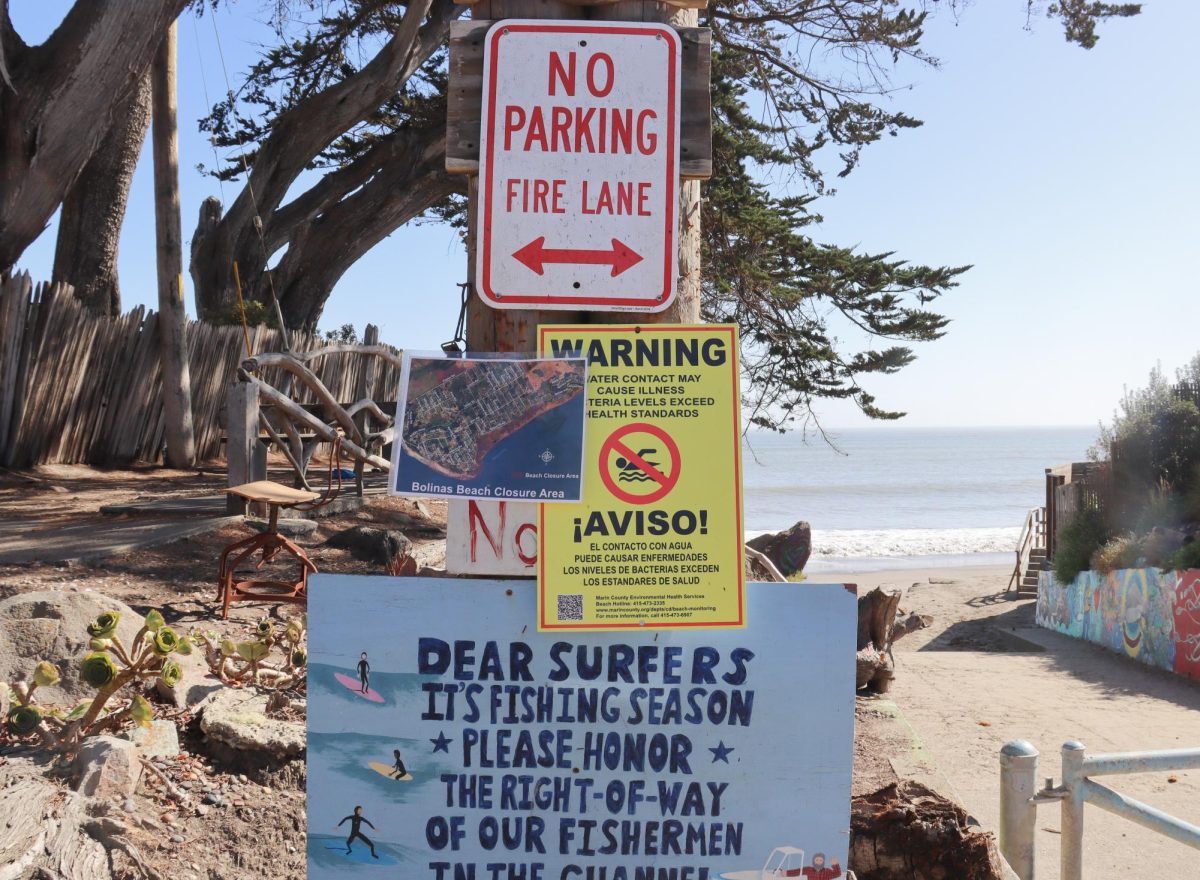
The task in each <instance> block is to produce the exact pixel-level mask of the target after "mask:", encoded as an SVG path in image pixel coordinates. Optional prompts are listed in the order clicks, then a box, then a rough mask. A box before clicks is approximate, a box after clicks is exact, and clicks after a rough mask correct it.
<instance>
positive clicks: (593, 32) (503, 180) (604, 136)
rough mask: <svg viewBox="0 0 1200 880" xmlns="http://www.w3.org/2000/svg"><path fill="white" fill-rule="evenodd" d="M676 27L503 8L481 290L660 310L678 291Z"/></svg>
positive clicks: (494, 45)
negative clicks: (526, 15) (520, 15)
mask: <svg viewBox="0 0 1200 880" xmlns="http://www.w3.org/2000/svg"><path fill="white" fill-rule="evenodd" d="M679 83H680V42H679V35H678V34H677V33H676V32H675V31H674V29H672V28H671V27H668V26H667V25H662V24H635V23H609V22H598V21H586V22H585V21H532V20H531V21H526V20H506V21H502V22H499V23H497V24H496V25H495V26H494V27H493V28H492V29H491V30H489V31H488V34H487V37H486V42H485V44H484V75H483V126H482V133H481V139H480V163H479V192H480V199H479V215H478V219H479V237H480V238H479V247H478V266H477V272H476V277H477V279H478V290H479V293H480V296H481V297H483V299H484V301H485V302H487V303H488V304H489V305H491V306H493V307H496V308H526V309H527V308H541V309H584V308H586V309H591V310H594V311H613V310H622V309H625V310H633V311H650V312H655V311H661V310H662V309H664V308H666V307H667V306H668V305H669V304H670V302H671V300H672V298H673V297H674V295H675V276H676V272H677V257H676V238H677V231H676V229H677V226H678V223H677V219H676V213H677V209H676V205H677V203H678V198H679V95H680V88H679Z"/></svg>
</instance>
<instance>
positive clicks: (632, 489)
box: [599, 422, 681, 504]
mask: <svg viewBox="0 0 1200 880" xmlns="http://www.w3.org/2000/svg"><path fill="white" fill-rule="evenodd" d="M680 464H681V463H680V459H679V446H678V445H677V444H676V443H675V441H674V440H673V439H672V438H671V435H670V434H668V433H667V432H666V431H664V430H663V429H662V428H659V427H658V426H656V425H651V424H647V423H646V422H635V423H633V424H631V425H625V426H623V427H620V428H618V429H617V430H615V431H613V432H612V434H610V435H609V437H608V439H607V440H605V441H604V443H603V444H602V445H601V447H600V461H599V465H600V478H601V480H603V481H604V485H605V486H606V487H607V488H608V491H609V492H611V493H612V494H613V496H614V497H615V498H617V499H618V500H620V501H624V502H625V503H627V504H653V503H654V502H655V501H658V500H660V499H662V498H665V497H666V496H667V495H668V494H669V493H670V491H671V490H672V489H674V488H675V485H676V483H678V482H679V470H680Z"/></svg>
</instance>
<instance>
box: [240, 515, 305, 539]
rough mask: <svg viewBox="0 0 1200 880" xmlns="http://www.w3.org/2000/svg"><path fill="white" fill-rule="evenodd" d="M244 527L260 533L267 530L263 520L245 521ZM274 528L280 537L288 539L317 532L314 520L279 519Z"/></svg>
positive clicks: (265, 522)
mask: <svg viewBox="0 0 1200 880" xmlns="http://www.w3.org/2000/svg"><path fill="white" fill-rule="evenodd" d="M246 525H248V526H250V528H252V529H255V530H257V531H260V532H265V531H266V530H267V521H266V520H265V519H247V520H246ZM275 527H276V529H278V530H279V534H281V535H286V536H287V537H289V538H304V537H307V536H308V535H311V534H313V533H314V532H315V531H316V530H317V521H316V520H315V519H281V520H279V522H277V523H276V524H275Z"/></svg>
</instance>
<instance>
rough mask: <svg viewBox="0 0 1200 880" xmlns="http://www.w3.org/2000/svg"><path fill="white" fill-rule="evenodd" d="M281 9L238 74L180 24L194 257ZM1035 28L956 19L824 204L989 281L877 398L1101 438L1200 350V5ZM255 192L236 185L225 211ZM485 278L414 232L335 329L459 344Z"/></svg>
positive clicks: (994, 13) (131, 248) (149, 267)
mask: <svg viewBox="0 0 1200 880" xmlns="http://www.w3.org/2000/svg"><path fill="white" fill-rule="evenodd" d="M70 5H71V4H70V3H69V2H65V0H43V2H39V3H31V2H18V3H15V4H12V9H11V14H12V18H13V21H14V24H15V26H16V27H17V29H18V31H19V32H20V33H21V34H22V36H23V37H24V38H25V40H26V41H27V42H39V41H40V40H42V39H44V37H45V36H46V35H47V34H48V33H49V32H50V31H51V30H52V29H53V27H54V26H55V25H56V24H57V23H58V21H59V20H61V18H62V16H63V15H64V14H65V12H66V10H67V9H68V8H69V7H70ZM264 5H265V4H264ZM940 5H942V6H945V5H946V4H940ZM262 8H263V5H260V4H259V3H258V2H256V0H255V2H251V0H241V2H234V3H230V4H228V5H227V6H226V7H225V8H223V9H222V11H221V12H219V13H218V14H217V17H216V19H215V21H216V25H217V28H218V29H219V30H220V50H221V52H222V53H223V55H224V61H225V65H224V67H223V66H222V63H221V58H220V55H219V53H218V46H217V40H216V37H215V36H214V27H213V21H214V20H213V19H212V18H210V17H208V16H207V15H206V17H204V18H201V19H196V18H194V16H192V15H191V14H190V13H189V14H185V16H184V17H183V18H182V19H181V20H180V30H179V80H180V85H179V89H180V94H179V102H180V114H179V118H180V129H181V130H180V138H181V166H182V168H183V179H182V183H181V187H182V198H183V229H184V238H185V242H184V247H185V251H184V252H185V254H186V253H187V249H188V247H189V246H190V236H191V230H192V229H193V228H194V227H195V222H196V215H197V211H198V209H199V206H200V202H201V200H202V199H203V198H204V197H205V196H208V195H218V196H220V195H222V193H221V190H220V188H219V186H218V184H217V182H216V181H215V180H213V179H211V178H207V177H203V176H201V175H200V174H199V173H198V172H196V170H195V166H196V165H197V163H204V164H205V165H209V166H211V165H212V164H213V153H212V149H211V147H210V146H209V144H208V141H207V140H206V139H205V138H204V137H203V136H202V135H201V134H200V133H199V132H198V131H197V128H196V124H195V122H196V120H197V119H198V118H199V117H201V116H203V115H204V114H205V112H206V109H207V107H208V105H209V103H211V101H215V100H217V99H219V98H220V97H221V96H223V95H224V93H225V89H226V86H225V79H224V75H225V74H224V70H225V69H227V70H228V74H229V77H230V80H231V81H232V83H233V86H234V88H236V87H237V85H238V83H239V82H240V77H239V72H240V71H241V70H243V69H244V68H245V66H246V65H247V64H248V63H250V62H251V61H252V60H253V58H254V57H255V55H256V53H257V51H258V47H259V46H260V45H262V44H264V43H268V42H270V40H271V38H272V33H271V31H270V29H269V28H267V27H266V26H265V25H264V24H262V22H261V19H262V18H264V17H265V12H262V11H261V10H262ZM1025 22H1026V19H1025V3H1024V2H1021V0H990V2H988V3H986V4H985V3H978V4H975V5H973V6H971V7H970V8H968V9H967V10H966V11H965V12H963V13H962V14H961V15H959V16H957V17H956V16H953V15H950V14H948V13H945V12H943V13H941V14H940V15H939V16H937V17H936V18H935V19H934V20H933V21H932V22H931V24H930V26H929V27H928V28H927V30H928V37H927V39H926V41H925V44H924V45H925V47H926V49H927V50H928V51H929V52H930V53H932V54H934V55H936V56H937V57H939V58H940V59H941V61H942V66H941V68H940V69H937V70H933V69H929V68H925V67H922V66H917V65H908V66H906V67H904V68H903V69H901V70H900V71H898V73H897V76H896V78H895V85H897V86H900V87H901V88H900V89H899V90H898V91H897V92H896V94H895V97H894V98H892V99H891V100H892V101H893V103H894V104H895V106H896V107H898V108H901V109H903V110H905V111H906V112H908V113H910V114H911V115H915V116H917V117H918V118H921V119H923V120H925V125H924V127H923V128H920V129H917V130H915V131H907V132H904V133H903V134H902V135H901V136H900V137H898V138H894V139H892V138H889V139H887V140H886V142H884V143H880V144H877V145H874V146H872V147H870V148H869V149H867V150H866V151H865V152H864V158H863V162H862V165H861V167H860V168H859V169H858V170H857V171H855V172H854V173H853V174H852V175H851V176H850V177H848V178H846V179H845V180H840V181H837V188H838V193H837V195H836V196H834V197H833V198H829V199H825V200H822V201H821V202H819V203H818V205H817V208H818V210H820V212H821V213H822V214H823V215H824V217H825V223H824V224H823V225H822V226H821V227H819V228H817V229H816V231H815V232H814V236H815V237H816V238H817V239H818V240H820V241H828V242H831V243H836V244H841V245H857V246H859V247H861V248H862V249H863V250H867V251H887V250H890V251H895V252H896V253H897V254H898V255H899V256H901V257H904V258H907V259H909V260H912V261H914V262H924V263H930V264H940V263H944V264H964V263H971V264H974V266H975V268H973V269H972V270H971V271H970V272H969V273H967V274H966V275H965V276H964V277H963V280H962V284H961V286H960V287H959V288H958V289H957V290H955V291H954V292H952V293H951V294H950V295H948V296H947V297H946V298H945V299H943V300H942V301H941V302H940V304H939V306H940V309H941V310H942V311H943V312H944V313H945V314H946V315H948V316H949V317H950V318H951V319H952V320H953V323H952V324H951V325H950V328H949V331H948V333H947V335H946V337H945V338H944V339H942V340H940V341H938V342H935V343H932V344H927V345H922V346H919V347H918V349H917V353H918V356H919V360H918V361H917V362H916V363H915V364H914V365H913V366H911V367H909V368H907V369H905V370H904V371H902V372H901V373H900V374H899V375H897V376H893V377H884V378H881V379H875V380H872V381H871V382H870V383H869V385H868V389H869V390H871V391H873V392H874V393H875V394H876V395H877V397H878V398H879V402H880V403H881V404H882V405H884V406H885V407H889V408H895V409H902V410H907V411H908V413H909V416H908V418H907V419H906V420H905V421H904V422H903V424H907V425H913V426H940V425H1072V424H1095V423H1096V422H1097V421H1099V420H1100V419H1103V418H1107V417H1108V416H1109V415H1110V414H1111V412H1112V409H1113V406H1114V404H1115V403H1116V401H1117V400H1118V398H1119V397H1120V394H1121V390H1122V387H1123V386H1137V385H1140V384H1143V383H1144V382H1145V379H1146V376H1147V374H1148V373H1149V371H1150V370H1151V368H1153V367H1154V366H1155V365H1156V364H1161V366H1162V367H1163V368H1164V369H1165V370H1167V371H1168V372H1170V371H1173V370H1174V369H1175V368H1177V367H1178V366H1180V365H1181V364H1183V363H1184V362H1186V361H1187V360H1189V359H1190V358H1191V357H1192V356H1193V354H1195V353H1196V352H1197V350H1200V344H1197V342H1196V333H1195V327H1196V318H1197V316H1198V315H1200V307H1198V303H1200V281H1197V277H1198V276H1197V273H1196V272H1195V271H1194V270H1192V271H1189V270H1191V269H1192V266H1191V265H1189V264H1191V263H1193V260H1194V258H1193V254H1194V253H1195V240H1196V237H1197V233H1198V232H1200V222H1198V221H1197V214H1196V211H1197V208H1196V206H1197V205H1198V204H1200V171H1197V167H1196V162H1195V160H1194V159H1189V158H1188V156H1191V155H1194V154H1195V151H1196V144H1197V143H1198V142H1200V121H1198V120H1197V115H1196V113H1195V106H1196V104H1195V94H1194V89H1195V83H1196V71H1195V68H1194V62H1193V61H1192V59H1193V58H1194V56H1195V45H1194V35H1195V34H1196V33H1197V32H1200V3H1193V2H1181V0H1151V2H1148V3H1146V4H1145V8H1144V11H1143V13H1142V15H1141V16H1139V17H1137V18H1134V19H1130V20H1124V21H1116V22H1111V23H1109V24H1108V25H1105V26H1103V27H1102V30H1101V40H1100V43H1099V45H1098V46H1097V47H1096V48H1095V49H1093V50H1091V51H1084V50H1082V49H1079V48H1077V47H1075V46H1073V45H1068V44H1067V43H1066V42H1065V41H1064V40H1063V36H1062V31H1061V29H1060V28H1059V27H1058V26H1057V25H1056V24H1055V23H1053V22H1048V21H1046V20H1044V19H1035V20H1034V21H1033V27H1032V28H1031V29H1026V28H1025ZM206 88H207V93H208V98H207V100H206V98H205V89H206ZM147 144H148V142H147ZM236 192H237V189H236V185H231V184H226V185H225V187H224V201H226V202H227V203H228V202H229V201H231V200H232V198H233V197H234V195H235V193H236ZM54 236H55V229H54V226H53V225H52V226H51V227H50V228H49V229H47V231H46V233H45V234H43V235H42V237H41V238H40V239H39V240H38V241H37V242H36V243H35V244H34V245H33V246H32V247H31V248H30V249H29V250H28V251H27V252H26V253H25V255H24V257H23V258H22V260H21V262H20V265H21V267H22V268H27V269H29V270H30V271H31V272H32V273H33V274H34V276H35V277H38V278H45V277H48V276H49V273H50V267H51V264H52V259H53V247H54ZM120 271H121V285H122V294H123V305H124V306H125V307H126V308H129V307H132V306H134V305H137V304H139V303H145V304H151V305H152V304H153V303H154V302H155V300H156V293H155V266H154V218H153V194H152V185H151V169H150V157H149V150H148V148H147V150H146V151H145V152H144V154H143V159H142V162H141V164H140V165H139V168H138V172H137V175H136V177H135V181H134V186H133V190H132V193H131V197H130V208H129V212H128V215H127V217H126V223H125V229H124V231H123V234H122V241H121V255H120ZM185 277H186V276H185ZM464 278H465V255H464V252H463V249H462V248H461V246H460V244H459V243H458V239H457V237H456V235H455V234H454V233H453V232H451V231H450V230H449V229H445V228H441V227H437V226H418V227H409V228H405V229H402V230H399V231H397V232H396V233H394V234H393V235H392V236H391V237H390V238H388V239H386V240H385V241H384V242H382V243H381V244H380V245H378V246H377V247H376V248H375V249H374V250H373V251H372V252H371V253H370V254H368V255H367V256H366V257H365V258H364V259H362V260H361V261H359V263H358V264H356V265H355V266H354V267H353V268H352V269H351V270H350V271H349V272H348V273H347V274H346V275H345V276H343V278H342V281H341V283H340V284H339V285H338V287H337V289H336V290H335V291H334V294H333V296H332V298H331V299H330V301H329V303H328V305H327V307H326V309H325V314H324V317H323V319H322V326H323V327H325V328H332V327H336V326H338V325H341V324H343V323H352V324H354V325H355V326H356V327H357V328H358V329H359V331H360V333H361V331H362V328H363V326H364V325H365V324H366V323H367V322H368V321H369V322H372V323H376V324H379V325H380V326H381V328H382V333H383V338H384V339H385V340H386V341H388V342H390V343H392V344H394V345H398V346H401V347H408V348H413V349H431V348H436V347H437V345H438V344H439V343H440V342H442V341H443V340H445V339H447V338H449V337H450V336H451V335H452V333H453V326H454V321H455V318H456V317H457V297H458V293H457V288H456V287H455V284H456V283H457V282H460V281H462V280H464ZM187 283H188V285H189V287H190V278H189V279H187ZM189 311H194V309H192V307H191V304H190V298H189ZM847 338H848V341H855V342H856V341H858V340H854V339H851V338H850V337H849V336H848V337H847ZM821 413H822V415H823V417H824V421H825V423H826V424H828V425H831V426H837V427H854V426H860V425H863V424H866V420H865V419H863V418H862V417H861V416H859V415H858V414H857V413H856V412H854V411H853V409H852V408H851V407H849V406H847V405H845V404H839V403H834V402H830V403H827V404H824V405H823V406H822V407H821Z"/></svg>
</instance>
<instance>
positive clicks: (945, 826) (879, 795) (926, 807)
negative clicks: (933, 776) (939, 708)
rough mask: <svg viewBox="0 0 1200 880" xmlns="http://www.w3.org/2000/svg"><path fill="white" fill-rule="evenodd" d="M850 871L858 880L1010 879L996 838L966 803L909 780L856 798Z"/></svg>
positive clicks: (851, 804)
mask: <svg viewBox="0 0 1200 880" xmlns="http://www.w3.org/2000/svg"><path fill="white" fill-rule="evenodd" d="M849 867H850V870H852V871H854V873H855V875H856V876H857V877H858V880H913V878H918V877H920V878H928V880H1004V877H1005V874H1004V868H1003V862H1002V861H1001V859H1000V856H999V854H998V852H997V850H996V841H995V838H994V837H993V836H992V835H991V834H989V833H987V832H984V831H979V830H976V829H973V828H971V827H970V826H969V825H968V824H967V813H966V811H965V810H963V809H962V807H960V806H958V805H957V804H955V803H953V802H952V801H949V800H947V799H946V798H944V797H942V796H941V795H940V794H938V793H937V792H935V791H933V790H931V789H929V788H927V787H926V786H924V785H922V784H921V783H919V782H914V781H912V780H903V781H901V782H893V783H892V784H891V785H887V786H884V787H883V788H881V789H879V790H878V791H876V792H873V793H871V794H866V795H859V796H858V797H856V798H854V799H853V800H852V801H851V802H850V860H849Z"/></svg>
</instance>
